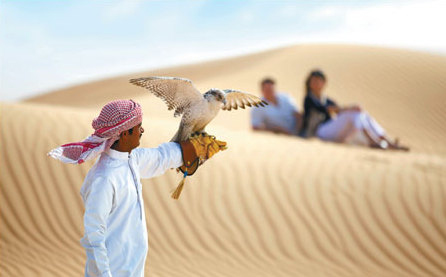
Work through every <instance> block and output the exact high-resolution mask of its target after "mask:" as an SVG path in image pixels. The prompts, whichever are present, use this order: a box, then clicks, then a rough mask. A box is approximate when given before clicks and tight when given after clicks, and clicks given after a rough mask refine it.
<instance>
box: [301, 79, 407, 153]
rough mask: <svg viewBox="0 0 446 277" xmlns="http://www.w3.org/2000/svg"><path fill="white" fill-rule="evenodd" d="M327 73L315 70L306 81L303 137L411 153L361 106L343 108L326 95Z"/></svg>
mask: <svg viewBox="0 0 446 277" xmlns="http://www.w3.org/2000/svg"><path fill="white" fill-rule="evenodd" d="M325 82H326V77H325V75H324V73H323V72H322V71H320V70H314V71H312V72H311V73H310V74H309V76H308V78H307V80H306V82H305V87H306V96H305V100H304V109H305V111H304V119H303V128H302V136H304V137H311V136H317V137H318V138H320V139H322V140H327V141H333V142H340V143H350V144H359V145H365V146H370V147H376V148H381V149H399V150H406V151H407V150H409V148H407V147H404V146H401V145H399V144H398V140H396V141H394V142H392V141H391V140H390V139H389V138H387V136H386V132H385V131H384V129H383V128H382V127H381V126H380V125H379V124H378V123H377V122H376V121H375V120H374V119H373V118H372V117H371V116H370V115H369V114H368V113H367V112H365V111H363V110H361V108H360V107H359V106H350V107H343V108H341V107H339V106H338V105H337V104H336V102H335V101H333V100H332V99H330V98H328V97H326V96H325V95H324V93H323V92H322V90H323V88H324V85H325Z"/></svg>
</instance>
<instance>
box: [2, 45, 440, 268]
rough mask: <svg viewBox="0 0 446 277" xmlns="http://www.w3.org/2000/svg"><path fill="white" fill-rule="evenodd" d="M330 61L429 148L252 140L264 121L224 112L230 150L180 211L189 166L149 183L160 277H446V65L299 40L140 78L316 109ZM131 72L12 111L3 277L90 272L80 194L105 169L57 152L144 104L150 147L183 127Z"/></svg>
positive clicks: (347, 93)
mask: <svg viewBox="0 0 446 277" xmlns="http://www.w3.org/2000/svg"><path fill="white" fill-rule="evenodd" d="M315 66H317V67H321V68H323V69H325V71H326V72H327V74H328V77H329V87H328V88H327V90H328V92H329V93H330V94H332V96H333V97H335V98H336V99H338V100H339V101H340V102H341V103H348V102H352V101H353V102H360V103H361V104H362V105H363V106H365V107H366V108H367V110H369V112H370V113H371V114H373V115H374V116H375V117H376V118H377V119H378V120H379V121H381V122H382V124H383V125H384V126H385V127H386V128H387V129H388V131H389V132H390V133H391V134H398V135H399V136H401V137H402V138H403V140H404V141H405V142H407V143H409V144H410V145H411V146H412V148H413V149H414V151H412V152H410V153H397V152H382V151H377V150H370V149H363V148H359V147H350V146H342V145H335V144H331V143H323V142H320V141H317V140H302V139H296V138H289V137H284V136H275V135H270V134H266V133H264V134H263V133H252V132H251V131H249V129H248V119H249V113H248V112H246V111H236V112H233V113H232V112H231V113H226V114H225V113H222V114H221V116H220V118H218V119H217V120H216V121H215V124H213V125H212V126H209V130H208V131H209V132H210V133H213V134H215V135H216V136H217V137H219V138H220V139H223V140H226V141H227V142H228V144H229V150H228V151H225V152H222V153H219V154H218V155H217V156H215V157H214V158H213V159H212V160H211V161H209V162H207V163H206V164H204V165H203V166H202V168H200V170H199V171H198V172H197V173H196V174H195V175H194V176H193V177H192V178H190V180H188V183H187V184H186V187H185V188H184V191H183V193H182V195H181V198H180V199H179V200H178V201H175V200H173V199H171V198H170V191H171V190H172V189H173V188H174V187H175V186H176V184H177V182H178V181H179V179H180V176H178V175H177V174H176V173H175V172H173V171H171V172H168V173H167V174H166V175H164V176H160V177H157V178H155V179H149V180H144V181H143V185H144V191H143V193H144V200H145V208H146V215H147V224H148V232H149V253H148V259H147V264H146V275H147V276H444V275H446V204H445V203H446V145H445V139H446V130H445V128H444V121H445V120H446V112H445V111H444V110H443V109H442V107H441V106H442V105H443V103H445V100H446V94H445V93H444V92H445V90H446V82H445V79H444V78H443V76H445V73H446V58H445V57H442V56H434V55H428V54H422V53H415V52H409V51H402V50H389V49H379V48H370V47H353V46H348V47H347V46H296V47H291V48H284V49H279V50H274V51H269V52H265V53H260V54H255V55H250V56H245V57H238V58H234V59H228V60H221V61H215V62H209V63H204V64H199V65H190V66H183V67H178V68H173V69H166V70H163V71H157V72H145V73H141V74H134V75H132V76H131V77H137V76H143V75H147V74H157V75H175V76H184V77H189V78H191V79H193V80H194V81H195V82H196V84H197V86H198V87H199V88H201V89H207V88H209V87H222V88H223V87H233V88H239V89H244V90H250V91H254V92H256V91H257V81H258V79H259V78H261V77H263V76H264V75H272V76H274V77H276V78H277V79H278V80H279V87H280V88H282V89H283V90H285V91H288V92H290V93H292V94H293V95H294V96H296V97H298V99H300V98H301V96H302V92H301V90H302V80H303V78H304V77H305V73H306V72H307V71H308V70H309V69H311V68H313V67H315ZM129 77H130V76H124V77H119V78H115V79H111V80H104V81H100V82H95V83H90V84H85V85H80V86H77V87H73V88H68V89H65V90H61V91H57V92H53V93H50V94H47V95H43V96H40V97H35V98H34V99H30V100H28V101H25V102H24V103H1V104H0V120H1V121H0V124H1V125H0V126H1V132H0V189H1V191H0V275H1V276H79V275H82V274H83V267H84V261H85V254H84V251H83V249H82V247H81V246H80V243H79V240H80V238H81V237H82V235H83V226H82V214H83V207H82V201H81V198H80V194H79V189H80V187H81V185H82V181H83V178H84V176H85V175H86V173H87V171H88V169H89V167H90V166H91V165H92V162H87V163H85V164H83V165H78V166H74V165H65V164H62V163H60V162H58V161H55V160H53V159H50V158H49V157H47V156H46V153H47V152H48V150H50V149H51V148H53V147H55V146H57V145H59V144H62V143H66V142H69V141H73V140H78V139H82V138H84V137H86V136H87V135H89V134H90V133H91V127H90V124H91V120H92V118H93V117H94V116H96V115H97V113H98V108H99V107H100V106H102V105H103V104H104V103H106V102H108V101H110V100H111V99H115V98H133V99H135V100H137V101H139V102H141V103H142V105H143V108H144V113H145V117H144V122H143V126H144V127H145V129H146V132H145V134H144V136H143V139H142V146H143V147H152V146H156V145H158V144H159V143H161V142H163V141H166V140H168V139H170V137H171V136H172V134H173V133H174V131H175V129H176V127H177V124H178V121H177V120H176V119H173V118H172V116H171V114H170V113H168V112H166V111H165V107H164V105H163V103H162V102H161V101H160V100H158V99H155V98H154V97H151V96H150V95H148V94H147V93H145V92H144V91H143V90H141V89H138V88H136V87H132V86H131V85H129V84H128V83H127V79H128V78H129ZM235 119H237V120H236V121H234V120H235Z"/></svg>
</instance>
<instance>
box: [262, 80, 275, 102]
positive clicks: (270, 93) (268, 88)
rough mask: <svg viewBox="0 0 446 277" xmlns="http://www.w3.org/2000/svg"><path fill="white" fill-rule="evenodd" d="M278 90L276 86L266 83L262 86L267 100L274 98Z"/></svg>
mask: <svg viewBox="0 0 446 277" xmlns="http://www.w3.org/2000/svg"><path fill="white" fill-rule="evenodd" d="M275 92H276V89H275V87H274V84H271V83H265V84H263V85H262V94H263V96H264V97H265V98H266V99H271V98H273V97H274V95H275Z"/></svg>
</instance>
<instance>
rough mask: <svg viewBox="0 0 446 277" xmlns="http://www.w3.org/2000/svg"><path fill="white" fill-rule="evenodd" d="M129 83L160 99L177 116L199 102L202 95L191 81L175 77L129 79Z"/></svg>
mask: <svg viewBox="0 0 446 277" xmlns="http://www.w3.org/2000/svg"><path fill="white" fill-rule="evenodd" d="M130 83H132V84H134V85H137V86H140V87H143V88H146V89H148V90H149V91H150V92H151V93H153V94H155V95H156V96H157V97H159V98H161V99H162V100H163V101H164V102H165V103H166V104H167V107H168V109H169V110H173V109H174V110H175V113H174V116H179V115H181V114H182V113H184V112H185V110H187V108H188V107H189V106H190V105H191V103H193V102H195V101H201V100H202V99H203V95H202V94H201V93H200V92H199V91H198V90H197V89H196V88H195V87H194V85H193V84H192V81H191V80H188V79H184V78H177V77H146V78H137V79H131V80H130Z"/></svg>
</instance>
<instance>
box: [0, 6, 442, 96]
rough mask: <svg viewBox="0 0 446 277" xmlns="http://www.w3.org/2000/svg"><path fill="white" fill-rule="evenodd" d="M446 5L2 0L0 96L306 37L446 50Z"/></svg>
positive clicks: (25, 93) (313, 40)
mask: <svg viewBox="0 0 446 277" xmlns="http://www.w3.org/2000/svg"><path fill="white" fill-rule="evenodd" d="M445 12H446V1H445V0H443V1H437V0H426V1H410V0H406V1H400V0H394V1H390V0H388V1H383V0H375V1H367V0H365V1H353V0H350V1H348V0H345V1H298V0H294V1H285V0H283V1H281V0H275V1H274V0H271V1H266V0H246V1H243V0H227V1H226V0H181V1H170V0H164V1H154V0H147V1H141V0H125V1H123V0H114V1H92V0H88V1H87V0H77V1H70V0H66V1H63V0H59V1H55V0H53V1H50V0H48V1H38V0H33V1H31V0H30V1H21V0H9V1H6V0H0V100H1V101H17V100H20V99H24V98H26V97H30V96H33V95H36V94H40V93H45V92H48V91H51V90H55V89H58V88H63V87H67V86H71V85H75V84H78V83H83V82H88V81H92V80H99V79H102V78H108V77H113V76H118V75H121V74H127V73H132V72H139V71H145V70H148V69H154V68H159V67H166V66H173V65H179V64H187V63H193V62H197V61H204V60H212V59H216V58H222V57H230V56H236V55H243V54H247V53H252V52H256V51H261V50H265V49H272V48H276V47H280V46H285V45H293V44H300V43H342V44H361V45H374V46H382V47H393V48H404V49H413V50H419V51H425V52H432V53H436V54H438V53H439V54H442V55H446V36H445V35H444V34H445V30H444V29H445V27H446V16H445Z"/></svg>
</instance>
